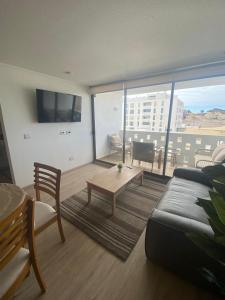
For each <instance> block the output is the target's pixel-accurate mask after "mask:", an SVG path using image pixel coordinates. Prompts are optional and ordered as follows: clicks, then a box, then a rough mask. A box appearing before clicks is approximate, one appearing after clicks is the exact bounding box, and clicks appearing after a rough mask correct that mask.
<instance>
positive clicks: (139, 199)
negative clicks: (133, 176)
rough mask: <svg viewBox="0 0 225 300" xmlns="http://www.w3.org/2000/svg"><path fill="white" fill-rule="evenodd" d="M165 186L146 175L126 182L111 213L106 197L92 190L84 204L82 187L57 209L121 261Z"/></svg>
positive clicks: (108, 200) (144, 224) (134, 242)
mask: <svg viewBox="0 0 225 300" xmlns="http://www.w3.org/2000/svg"><path fill="white" fill-rule="evenodd" d="M165 190H166V185H165V184H163V183H159V182H157V181H153V180H149V179H145V180H144V183H143V185H142V186H140V185H138V184H135V183H130V184H129V185H128V186H127V188H126V190H125V191H124V192H122V193H121V194H120V195H119V196H118V198H117V204H116V211H115V215H114V216H112V215H111V213H112V206H111V200H110V199H108V198H107V197H106V196H104V195H102V194H100V193H98V192H95V191H92V199H91V204H90V205H87V199H88V195H87V189H84V190H82V191H81V192H79V193H78V194H75V195H73V196H71V197H70V198H68V199H66V200H65V201H63V202H62V205H61V212H62V216H63V217H64V218H65V219H66V220H68V221H69V222H71V223H72V224H74V225H75V226H77V227H78V228H79V229H81V230H82V231H84V232H85V233H86V234H87V235H88V236H90V237H91V238H92V239H94V240H95V241H97V242H98V243H99V244H101V245H102V246H104V247H105V248H107V249H108V250H109V251H111V252H112V253H113V254H114V255H116V256H118V257H119V258H121V259H122V260H123V261H125V260H126V259H127V258H128V256H129V254H130V253H131V251H132V250H133V248H134V246H135V245H136V243H137V241H138V239H139V237H140V236H141V233H142V232H143V230H144V228H145V226H146V223H147V220H148V217H149V216H150V214H151V211H152V209H153V208H154V207H155V206H156V204H157V202H158V201H159V199H160V198H161V197H162V194H163V192H164V191H165Z"/></svg>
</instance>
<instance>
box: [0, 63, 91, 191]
mask: <svg viewBox="0 0 225 300" xmlns="http://www.w3.org/2000/svg"><path fill="white" fill-rule="evenodd" d="M36 88H40V89H47V90H52V91H59V92H63V93H71V94H77V95H80V96H82V121H81V123H38V122H37V111H36V94H35V90H36ZM0 104H1V109H2V115H3V120H4V125H5V130H6V134H7V140H8V145H9V151H10V156H11V162H12V166H13V172H14V177H15V182H16V184H17V185H19V186H26V185H29V184H31V183H32V181H33V163H34V161H38V162H42V163H47V164H50V165H52V166H55V167H57V168H60V169H61V170H62V171H66V170H69V169H72V168H74V167H76V166H79V165H82V164H85V163H88V162H91V161H92V159H93V157H92V155H93V154H92V136H91V105H90V97H89V95H88V93H87V90H86V89H85V88H83V87H80V86H76V85H75V84H74V83H73V82H71V81H67V80H63V79H59V78H56V77H52V76H48V75H45V74H41V73H37V72H33V71H29V70H25V69H21V68H17V67H14V66H9V65H5V64H0ZM61 130H70V131H71V134H70V135H59V132H60V131H61ZM24 134H29V135H30V137H31V138H30V139H24ZM70 157H74V160H69V158H70Z"/></svg>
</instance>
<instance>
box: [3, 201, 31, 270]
mask: <svg viewBox="0 0 225 300" xmlns="http://www.w3.org/2000/svg"><path fill="white" fill-rule="evenodd" d="M33 228H34V202H33V201H32V199H31V198H30V197H28V196H26V198H25V200H24V201H23V202H22V203H21V204H20V205H19V206H18V207H17V208H16V209H15V210H14V211H13V212H12V213H11V214H10V215H9V216H8V217H6V218H5V219H3V220H1V221H0V271H1V270H2V269H3V268H4V267H5V266H6V265H7V264H8V263H9V262H10V261H11V260H12V259H13V257H14V256H15V255H16V254H17V252H18V251H19V250H20V249H21V248H22V247H23V246H24V244H25V243H26V242H27V241H28V244H30V241H31V240H32V239H33Z"/></svg>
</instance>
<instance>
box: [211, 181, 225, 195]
mask: <svg viewBox="0 0 225 300" xmlns="http://www.w3.org/2000/svg"><path fill="white" fill-rule="evenodd" d="M212 185H213V187H214V188H215V190H216V191H217V192H218V193H220V194H221V195H222V196H223V198H225V178H221V177H219V178H217V179H214V180H213V181H212Z"/></svg>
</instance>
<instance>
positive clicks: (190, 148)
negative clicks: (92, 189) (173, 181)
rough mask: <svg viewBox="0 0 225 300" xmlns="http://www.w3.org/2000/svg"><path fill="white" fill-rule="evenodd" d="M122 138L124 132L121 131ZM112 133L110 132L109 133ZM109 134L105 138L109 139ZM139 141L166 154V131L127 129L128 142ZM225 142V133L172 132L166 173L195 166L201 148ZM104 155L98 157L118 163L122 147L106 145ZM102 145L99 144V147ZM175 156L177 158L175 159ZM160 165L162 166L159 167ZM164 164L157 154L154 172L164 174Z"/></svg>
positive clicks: (146, 165) (129, 157)
mask: <svg viewBox="0 0 225 300" xmlns="http://www.w3.org/2000/svg"><path fill="white" fill-rule="evenodd" d="M119 134H120V136H121V140H122V136H123V132H122V131H120V133H119ZM109 135H110V134H109ZM107 138H108V136H107V137H106V139H105V142H106V141H107ZM132 141H139V142H145V143H146V142H147V143H154V144H155V147H156V148H157V149H162V153H163V154H162V159H163V155H164V147H165V143H166V133H164V132H156V131H154V132H152V131H135V130H127V131H126V142H130V143H131V142H132ZM221 143H225V135H206V134H194V133H186V132H171V133H170V138H169V143H168V163H167V168H166V175H169V176H172V174H173V170H174V168H176V167H195V155H196V153H197V151H199V149H206V150H214V149H215V148H216V147H217V146H218V145H219V144H221ZM106 144H107V143H105V148H107V149H108V150H107V149H105V151H104V155H101V156H100V157H99V156H98V157H97V158H98V159H101V160H103V161H107V162H111V163H117V162H119V161H121V160H122V148H121V150H118V151H115V150H114V149H112V148H111V147H110V143H108V146H107V147H106ZM99 146H100V145H98V147H99ZM125 158H126V164H128V165H129V164H131V158H132V157H131V153H130V151H126V155H125ZM174 158H175V159H174ZM159 165H160V167H159ZM142 166H143V167H144V168H145V169H150V170H151V166H150V165H149V164H148V163H143V164H142ZM162 168H163V164H162V163H161V164H159V161H158V156H157V155H156V159H155V163H154V166H153V172H154V173H158V174H162Z"/></svg>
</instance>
